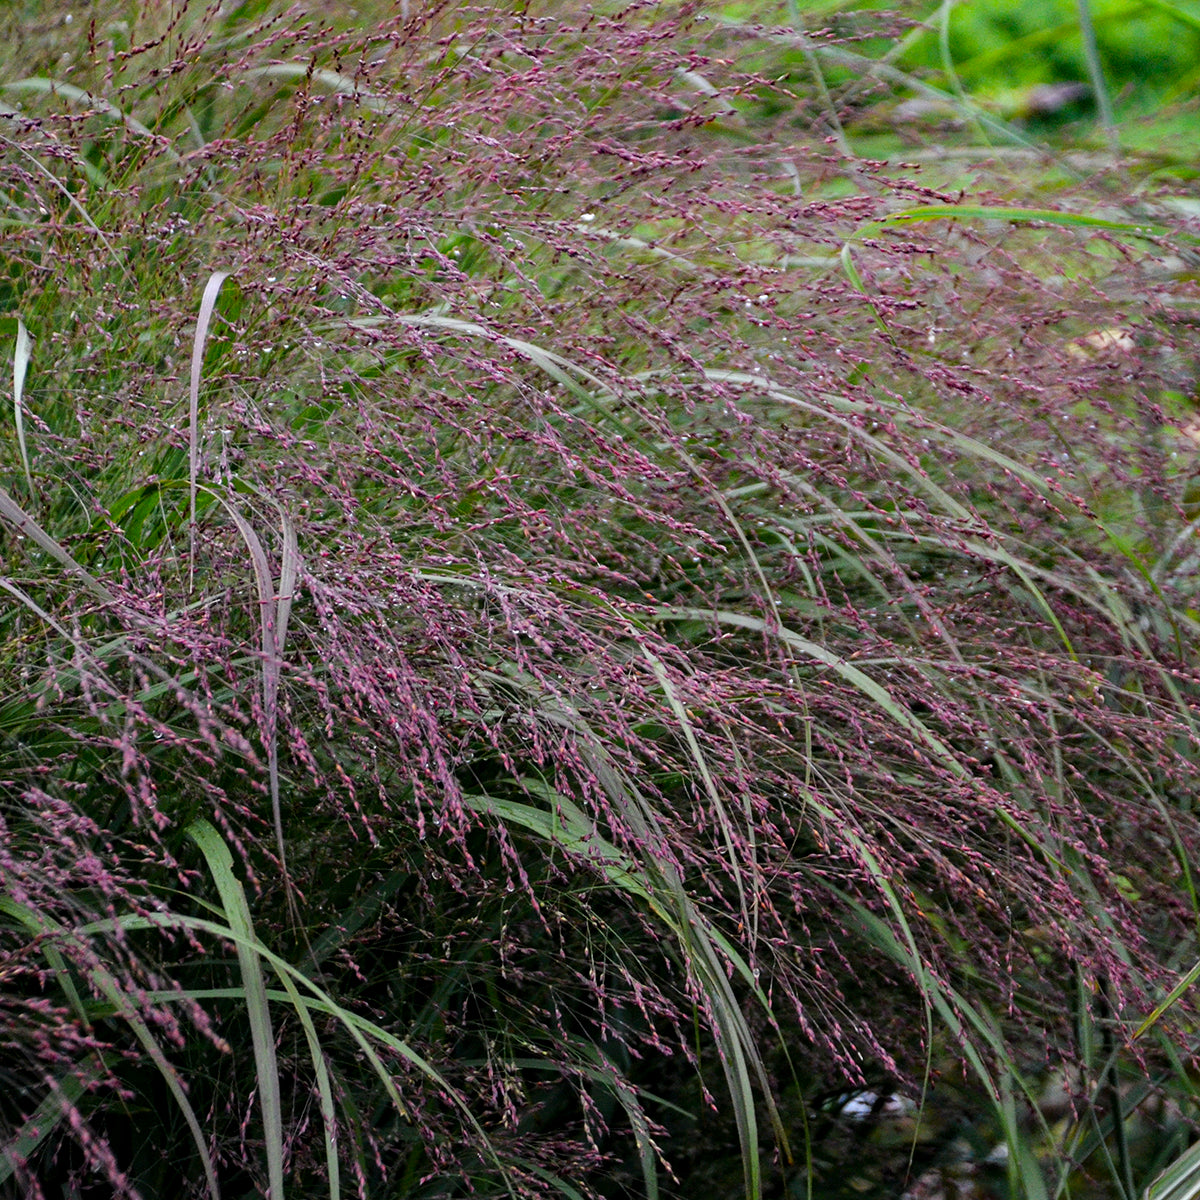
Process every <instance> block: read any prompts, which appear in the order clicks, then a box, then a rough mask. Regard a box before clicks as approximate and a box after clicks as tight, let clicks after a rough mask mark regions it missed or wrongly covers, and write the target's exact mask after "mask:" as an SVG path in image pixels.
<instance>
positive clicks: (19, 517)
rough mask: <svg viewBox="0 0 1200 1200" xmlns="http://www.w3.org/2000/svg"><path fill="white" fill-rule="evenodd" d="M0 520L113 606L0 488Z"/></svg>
mask: <svg viewBox="0 0 1200 1200" xmlns="http://www.w3.org/2000/svg"><path fill="white" fill-rule="evenodd" d="M0 518H3V519H4V520H5V521H7V522H8V523H9V524H10V525H11V526H12V527H13V528H14V529H15V530H16V531H17V532H18V533H20V534H22V535H24V536H25V537H27V538H29V540H30V541H31V542H34V543H36V544H37V545H38V546H41V548H42V549H43V550H45V551H46V553H47V554H49V555H50V557H51V558H53V559H55V560H56V561H57V562H59V563H61V564H62V566H64V567H65V568H66V569H67V572H68V573H69V574H71V575H73V576H74V577H75V578H76V579H78V580H79V581H80V582H81V583H82V584H83V585H84V586H85V587H86V588H87V589H88V591H90V592H91V593H92V594H93V595H94V596H96V597H98V598H99V599H101V600H103V601H105V602H106V603H108V604H115V603H116V597H115V596H114V595H113V594H112V592H110V591H109V590H108V588H106V587H105V586H104V584H102V583H101V582H100V580H98V579H97V578H96V577H95V576H94V575H93V574H92V573H91V572H90V571H88V570H86V568H84V567H83V566H82V565H81V564H80V563H78V562H76V561H75V559H74V558H73V557H72V556H71V555H70V554H69V553H68V552H67V551H66V550H65V549H63V547H62V546H61V545H59V543H58V542H56V541H55V540H54V538H52V537H51V536H50V535H49V534H48V533H47V532H46V531H45V530H44V529H43V528H42V527H41V526H40V525H39V524H38V523H37V522H36V521H35V520H34V519H33V518H32V517H31V516H30V515H29V514H28V513H27V512H26V511H25V510H24V509H23V508H22V507H21V506H20V505H19V504H18V503H17V502H16V501H15V500H14V499H13V498H12V496H10V495H9V494H8V492H6V491H5V490H4V488H2V487H0Z"/></svg>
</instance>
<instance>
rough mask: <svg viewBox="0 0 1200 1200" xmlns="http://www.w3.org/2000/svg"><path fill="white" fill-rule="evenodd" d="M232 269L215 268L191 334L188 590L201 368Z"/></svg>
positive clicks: (190, 584) (191, 571)
mask: <svg viewBox="0 0 1200 1200" xmlns="http://www.w3.org/2000/svg"><path fill="white" fill-rule="evenodd" d="M229 275H230V272H229V271H214V272H213V273H212V274H211V275H210V276H209V277H208V282H207V283H206V284H205V285H204V295H203V296H202V297H201V299H200V312H199V315H198V316H197V317H196V332H195V334H194V335H193V337H192V371H191V379H190V382H189V385H188V590H189V591H192V590H193V589H194V587H195V575H196V480H197V476H198V475H199V472H200V372H201V369H202V368H203V366H204V344H205V342H206V341H207V340H208V326H209V322H210V321H211V320H212V314H213V309H214V308H215V307H216V304H217V294H218V293H219V292H220V290H221V284H223V283H224V282H225V280H226V279H228V278H229Z"/></svg>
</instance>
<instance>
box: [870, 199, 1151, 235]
mask: <svg viewBox="0 0 1200 1200" xmlns="http://www.w3.org/2000/svg"><path fill="white" fill-rule="evenodd" d="M920 221H1010V222H1012V223H1013V224H1016V225H1033V224H1037V225H1057V226H1060V227H1061V228H1063V229H1102V230H1105V231H1106V232H1110V233H1127V234H1129V235H1130V236H1132V237H1139V238H1145V237H1164V236H1165V235H1166V233H1167V230H1165V229H1164V228H1162V227H1161V226H1159V225H1153V224H1150V223H1149V222H1146V223H1139V224H1134V223H1132V222H1130V221H1110V220H1108V219H1106V218H1104V217H1093V216H1089V215H1088V214H1087V213H1071V212H1058V211H1056V210H1055V209H1052V208H1014V207H1005V206H999V205H987V204H927V205H922V206H921V207H920V208H905V209H901V210H900V211H899V212H894V213H888V215H887V216H886V217H880V218H878V220H874V221H868V222H866V223H865V224H864V225H861V226H860V227H859V229H858V230H857V231H856V233H855V235H854V236H855V237H856V238H857V237H861V236H863V235H864V234H866V235H868V236H870V235H871V234H872V233H875V232H876V231H878V230H880V229H886V228H888V226H891V225H913V224H916V223H918V222H920Z"/></svg>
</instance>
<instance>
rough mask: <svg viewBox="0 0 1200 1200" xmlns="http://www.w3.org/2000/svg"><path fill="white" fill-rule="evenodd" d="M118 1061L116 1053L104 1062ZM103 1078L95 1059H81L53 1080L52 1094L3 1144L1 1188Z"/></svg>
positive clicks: (105, 1064)
mask: <svg viewBox="0 0 1200 1200" xmlns="http://www.w3.org/2000/svg"><path fill="white" fill-rule="evenodd" d="M116 1061H117V1058H116V1055H105V1056H104V1057H103V1058H102V1060H101V1063H102V1065H103V1066H109V1065H111V1064H112V1063H113V1062H116ZM100 1077H101V1066H100V1065H98V1064H97V1063H96V1062H95V1060H94V1059H81V1060H80V1061H79V1062H77V1063H76V1064H75V1066H74V1067H72V1069H71V1070H70V1071H65V1072H64V1073H63V1074H62V1075H60V1076H59V1077H58V1078H57V1079H56V1080H55V1081H54V1086H53V1088H52V1089H51V1091H50V1094H49V1095H48V1096H47V1097H46V1098H45V1099H44V1100H43V1101H42V1102H41V1104H39V1105H38V1106H37V1108H36V1109H35V1110H34V1111H33V1112H32V1113H31V1114H30V1115H29V1117H28V1118H27V1119H26V1121H25V1122H24V1123H23V1124H22V1125H21V1127H20V1129H18V1130H16V1131H15V1132H14V1133H13V1135H12V1136H11V1137H10V1138H9V1139H8V1141H6V1142H5V1143H4V1144H3V1145H2V1146H0V1187H3V1186H4V1184H6V1183H7V1182H8V1181H9V1179H10V1178H12V1175H13V1173H14V1172H15V1171H16V1169H17V1164H18V1163H19V1162H25V1161H27V1160H28V1159H29V1158H31V1157H32V1156H33V1155H34V1154H35V1153H36V1152H37V1148H38V1147H39V1146H40V1145H41V1144H42V1143H43V1142H44V1141H45V1140H46V1138H48V1137H49V1136H50V1134H52V1133H53V1132H54V1130H55V1129H57V1128H58V1126H59V1124H60V1123H61V1122H62V1120H63V1119H64V1117H66V1115H67V1113H68V1111H69V1110H70V1108H71V1107H72V1106H74V1105H76V1104H78V1102H79V1098H80V1097H81V1096H82V1095H83V1094H84V1093H85V1092H86V1091H87V1090H88V1088H89V1087H90V1085H91V1084H93V1083H96V1082H98V1081H99V1079H100Z"/></svg>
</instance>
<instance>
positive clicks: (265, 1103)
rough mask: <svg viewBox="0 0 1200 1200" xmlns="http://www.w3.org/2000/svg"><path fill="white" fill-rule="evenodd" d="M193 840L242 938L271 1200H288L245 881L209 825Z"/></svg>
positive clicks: (266, 1012) (271, 1042) (200, 826)
mask: <svg viewBox="0 0 1200 1200" xmlns="http://www.w3.org/2000/svg"><path fill="white" fill-rule="evenodd" d="M187 835H188V837H190V838H191V839H192V841H194V842H195V843H196V845H197V846H199V848H200V851H201V853H202V854H203V855H204V858H205V861H206V862H207V863H208V870H209V873H210V874H211V875H212V877H213V882H214V883H215V884H216V887H217V892H218V893H219V894H220V897H221V903H222V904H223V905H224V907H225V918H226V920H227V921H228V922H229V927H230V929H231V930H233V931H234V932H235V933H236V934H237V935H238V938H237V941H236V949H237V956H238V967H239V968H240V969H241V973H242V985H243V987H244V988H245V990H246V1016H247V1017H248V1018H249V1021H250V1037H251V1041H252V1043H253V1046H254V1067H255V1075H256V1077H257V1080H258V1101H259V1105H260V1107H261V1109H262V1120H263V1142H264V1146H265V1150H266V1155H267V1179H268V1181H269V1183H270V1200H283V1195H284V1192H283V1103H282V1100H281V1097H280V1088H279V1064H278V1062H277V1061H276V1057H275V1034H274V1032H273V1030H272V1026H271V1010H270V1007H269V1006H268V1004H267V995H266V982H265V980H264V979H263V971H262V962H261V959H260V957H259V955H258V953H257V952H256V950H255V946H256V945H257V944H258V938H257V937H256V936H255V933H254V924H253V922H252V920H251V918H250V908H249V905H248V904H247V903H246V893H245V891H244V890H243V888H242V884H241V881H240V880H239V879H238V878H237V876H236V875H234V873H233V856H232V855H231V854H230V853H229V847H228V846H226V845H225V843H224V841H222V839H221V837H220V835H219V834H218V833H217V831H216V830H215V829H214V828H213V827H212V826H211V825H210V824H209V823H208V822H207V821H195V822H193V823H192V824H191V825H189V826H188V827H187Z"/></svg>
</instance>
